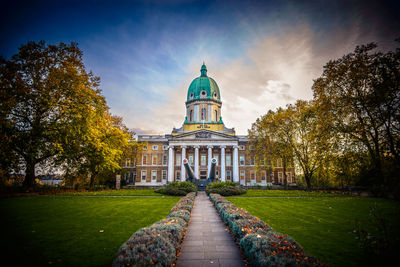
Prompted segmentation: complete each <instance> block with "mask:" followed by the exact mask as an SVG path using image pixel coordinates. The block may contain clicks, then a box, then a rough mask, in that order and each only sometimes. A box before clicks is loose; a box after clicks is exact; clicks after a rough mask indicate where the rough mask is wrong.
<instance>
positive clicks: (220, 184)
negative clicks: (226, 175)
mask: <svg viewBox="0 0 400 267" xmlns="http://www.w3.org/2000/svg"><path fill="white" fill-rule="evenodd" d="M227 186H238V184H237V183H235V182H231V181H226V182H214V183H211V184H209V185H208V186H207V188H209V189H214V188H223V187H227Z"/></svg>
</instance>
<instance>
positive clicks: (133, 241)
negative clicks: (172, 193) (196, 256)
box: [113, 192, 196, 266]
mask: <svg viewBox="0 0 400 267" xmlns="http://www.w3.org/2000/svg"><path fill="white" fill-rule="evenodd" d="M195 196H196V194H195V193H194V192H193V193H189V194H187V196H186V197H183V198H182V199H181V200H179V201H178V203H176V204H175V206H174V207H173V208H172V209H171V211H170V214H169V215H168V218H167V219H164V220H161V221H159V222H156V223H154V224H153V225H151V226H149V227H146V228H142V229H140V230H139V231H137V232H136V233H135V234H133V235H132V236H131V238H129V239H128V240H127V241H126V242H125V243H124V244H122V246H121V247H120V248H119V250H118V252H117V256H116V258H115V260H114V262H113V266H150V265H156V266H172V264H173V263H174V262H175V260H176V248H177V247H178V244H179V243H180V241H181V239H182V237H183V233H184V230H185V228H186V226H187V223H188V221H189V219H190V211H191V210H192V207H193V202H194V198H195Z"/></svg>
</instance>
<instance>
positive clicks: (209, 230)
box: [176, 192, 245, 267]
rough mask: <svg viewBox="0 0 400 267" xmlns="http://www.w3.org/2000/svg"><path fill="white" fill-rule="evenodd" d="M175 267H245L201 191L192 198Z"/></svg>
mask: <svg viewBox="0 0 400 267" xmlns="http://www.w3.org/2000/svg"><path fill="white" fill-rule="evenodd" d="M176 266H177V267H197V266H221V267H223V266H226V267H239V266H245V264H244V261H243V259H242V256H241V254H240V250H239V248H238V247H237V245H236V244H235V242H234V241H233V238H232V237H231V235H230V234H229V232H228V231H227V230H226V226H225V224H224V223H223V222H222V220H221V218H220V217H219V216H218V214H217V211H216V209H215V208H214V206H213V205H212V203H211V201H210V200H209V198H208V196H207V195H206V194H205V193H204V192H199V193H198V195H197V197H196V199H195V202H194V208H193V210H192V216H191V218H190V223H189V226H188V231H187V234H186V237H185V239H184V240H183V243H182V246H181V253H180V256H179V258H178V261H177V264H176Z"/></svg>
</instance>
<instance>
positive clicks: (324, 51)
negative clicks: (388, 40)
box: [129, 22, 375, 134]
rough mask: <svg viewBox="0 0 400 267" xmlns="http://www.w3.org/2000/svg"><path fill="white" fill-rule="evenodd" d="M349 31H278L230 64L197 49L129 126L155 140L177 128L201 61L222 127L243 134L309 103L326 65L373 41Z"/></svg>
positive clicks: (252, 43) (304, 26)
mask: <svg viewBox="0 0 400 267" xmlns="http://www.w3.org/2000/svg"><path fill="white" fill-rule="evenodd" d="M352 25H353V26H352V27H349V28H346V29H343V28H340V27H339V26H338V28H336V29H333V32H335V34H332V35H330V34H327V33H325V32H322V33H321V32H316V31H313V30H312V28H311V27H310V25H308V24H307V23H303V24H299V25H298V26H295V27H289V26H286V27H283V28H279V30H277V31H275V32H269V33H268V34H264V35H262V36H259V37H258V38H256V39H254V40H248V43H249V45H248V46H247V48H246V49H244V50H243V52H242V54H241V55H240V56H238V57H236V58H233V59H230V60H226V59H225V58H224V59H221V58H222V57H221V55H219V54H212V52H211V53H208V54H207V53H204V52H205V50H206V49H205V48H204V45H202V44H201V43H199V44H198V47H199V51H197V52H196V53H193V55H192V57H191V58H189V59H187V60H186V62H187V64H186V70H187V73H186V75H184V76H181V80H180V82H178V83H177V85H176V86H175V87H170V88H165V90H164V92H165V93H164V94H163V99H162V101H160V103H159V104H157V105H154V106H152V107H148V106H146V109H147V110H149V112H147V113H146V114H143V115H141V116H140V117H136V118H134V119H133V118H132V119H131V120H130V121H129V123H130V124H132V125H134V126H135V127H139V128H142V129H152V130H153V131H154V133H158V134H162V133H170V132H171V130H172V128H173V127H180V126H181V125H182V123H183V121H184V118H185V113H186V109H185V101H186V94H187V89H188V87H189V84H190V82H191V81H192V80H193V79H194V78H195V77H197V76H198V75H199V69H200V65H201V61H202V60H203V59H206V64H207V67H208V75H209V76H210V77H212V78H214V79H215V80H216V82H217V83H218V85H219V88H220V91H221V97H222V101H223V105H222V117H223V120H224V122H225V125H226V126H227V127H235V129H236V132H237V134H247V129H249V128H250V127H251V124H252V123H253V122H254V121H255V120H256V119H257V118H258V117H259V116H261V115H263V114H265V113H266V112H267V111H268V110H269V109H276V108H278V107H280V106H285V105H287V104H289V103H293V102H295V101H296V100H297V99H311V98H312V90H311V87H312V84H313V79H315V78H317V77H319V76H320V75H321V74H322V68H323V65H325V63H326V62H328V61H329V60H330V59H335V58H339V57H341V56H342V55H344V54H346V53H349V52H351V51H353V50H354V47H355V46H356V45H357V44H362V43H366V42H370V41H373V38H374V37H375V35H374V32H371V33H369V34H365V33H363V35H360V25H359V24H358V23H356V22H355V23H353V24H352ZM202 56H203V58H202ZM177 60H179V59H177ZM141 104H145V103H141ZM146 132H149V131H148V130H146Z"/></svg>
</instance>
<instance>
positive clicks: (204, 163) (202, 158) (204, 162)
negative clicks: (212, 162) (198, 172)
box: [200, 155, 206, 166]
mask: <svg viewBox="0 0 400 267" xmlns="http://www.w3.org/2000/svg"><path fill="white" fill-rule="evenodd" d="M200 165H201V166H206V155H201V161H200Z"/></svg>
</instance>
